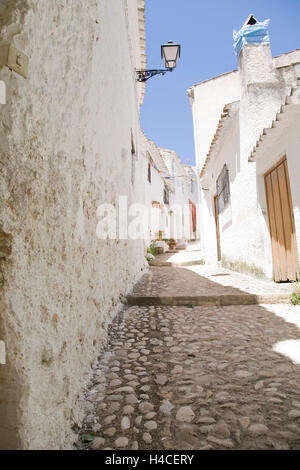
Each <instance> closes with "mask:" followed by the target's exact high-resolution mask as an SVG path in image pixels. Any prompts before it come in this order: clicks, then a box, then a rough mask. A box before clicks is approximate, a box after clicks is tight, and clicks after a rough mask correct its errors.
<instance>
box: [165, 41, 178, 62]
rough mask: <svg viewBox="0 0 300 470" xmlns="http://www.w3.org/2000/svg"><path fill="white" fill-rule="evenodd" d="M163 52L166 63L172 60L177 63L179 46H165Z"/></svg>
mask: <svg viewBox="0 0 300 470" xmlns="http://www.w3.org/2000/svg"><path fill="white" fill-rule="evenodd" d="M163 50H164V57H165V61H166V62H169V61H170V60H172V61H173V62H175V61H176V59H177V55H178V46H177V45H174V46H167V45H166V46H163Z"/></svg>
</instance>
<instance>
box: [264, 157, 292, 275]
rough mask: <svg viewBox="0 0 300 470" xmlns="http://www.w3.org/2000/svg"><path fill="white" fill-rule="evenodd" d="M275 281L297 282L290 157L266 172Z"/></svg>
mask: <svg viewBox="0 0 300 470" xmlns="http://www.w3.org/2000/svg"><path fill="white" fill-rule="evenodd" d="M265 188H266V198H267V206H268V216H269V230H270V237H271V245H272V256H273V271H274V280H275V281H276V282H282V281H296V280H297V278H298V269H299V261H298V250H297V243H296V234H295V223H294V213H293V203H292V195H291V189H290V180H289V173H288V166H287V161H286V157H284V159H282V160H281V161H280V162H279V163H277V165H275V167H273V168H271V170H269V171H268V172H267V173H266V174H265Z"/></svg>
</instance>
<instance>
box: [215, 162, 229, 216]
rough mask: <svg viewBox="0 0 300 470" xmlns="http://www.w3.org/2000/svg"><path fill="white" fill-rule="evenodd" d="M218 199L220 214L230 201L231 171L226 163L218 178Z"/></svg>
mask: <svg viewBox="0 0 300 470" xmlns="http://www.w3.org/2000/svg"><path fill="white" fill-rule="evenodd" d="M217 201H218V214H220V213H221V212H222V211H223V210H224V209H225V207H226V206H227V205H228V203H229V201H230V190H229V171H228V168H227V165H226V164H225V165H224V167H223V170H222V172H221V174H220V175H219V177H218V179H217Z"/></svg>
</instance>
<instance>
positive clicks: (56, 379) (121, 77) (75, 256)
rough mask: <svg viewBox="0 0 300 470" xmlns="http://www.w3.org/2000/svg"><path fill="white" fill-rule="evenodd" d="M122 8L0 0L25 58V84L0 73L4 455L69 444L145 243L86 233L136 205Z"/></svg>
mask: <svg viewBox="0 0 300 470" xmlns="http://www.w3.org/2000/svg"><path fill="white" fill-rule="evenodd" d="M12 5H13V6H12ZM123 7H124V4H123V1H122V0H114V1H113V2H112V1H111V0H89V1H88V2H86V1H83V0H76V1H70V0H41V1H38V0H27V1H25V0H24V1H23V0H22V1H17V2H10V1H9V0H4V1H2V2H1V9H0V15H1V25H0V35H1V38H2V40H3V41H5V40H9V41H13V43H14V45H15V46H16V47H18V48H19V49H21V50H22V51H23V52H25V53H26V54H27V55H28V56H29V59H30V65H29V69H30V73H29V78H28V79H27V80H25V79H23V78H22V77H20V76H18V75H16V74H15V73H14V72H10V71H9V70H8V69H7V68H3V69H2V70H1V72H0V79H1V80H3V81H4V82H5V83H6V86H7V104H6V105H4V106H1V109H0V112H1V120H0V150H1V154H0V192H1V194H0V199H1V209H0V211H1V212H0V239H1V304H0V305H1V311H0V335H1V336H0V337H1V339H3V340H4V341H5V343H6V347H7V354H8V357H7V360H8V363H7V365H6V366H0V386H1V388H0V447H2V448H25V449H28V448H34V449H37V448H48V449H52V448H62V447H68V446H69V445H70V443H71V442H72V435H71V434H72V433H71V432H70V431H69V429H70V423H71V424H72V423H78V422H80V419H81V416H80V411H79V407H78V399H79V396H80V391H81V389H82V387H83V385H84V384H85V383H86V381H87V379H88V374H89V367H90V364H92V362H93V361H94V360H95V358H96V355H97V352H98V351H99V349H100V347H101V345H102V343H103V341H104V339H105V330H106V328H107V325H108V323H109V321H110V319H111V318H112V316H113V315H114V313H115V312H116V310H117V308H118V306H119V302H120V295H121V294H122V293H125V291H126V290H127V289H128V288H129V287H130V285H131V284H132V282H133V280H134V278H135V276H136V275H137V274H138V273H140V272H141V269H142V268H143V264H144V244H143V243H142V242H139V241H127V240H124V241H120V242H118V241H116V240H111V241H110V240H107V241H101V240H99V239H97V238H96V235H95V233H96V226H97V222H98V220H97V217H96V210H97V207H98V205H99V204H100V203H102V202H108V203H111V202H113V203H115V204H117V201H118V196H119V195H120V194H122V195H128V196H129V199H130V200H133V199H136V197H138V195H137V194H135V190H134V187H133V186H132V184H131V134H133V136H134V138H137V137H136V136H138V128H139V115H138V97H137V93H136V86H135V79H134V64H133V63H132V56H133V54H131V53H130V49H129V47H130V45H129V41H128V31H127V30H126V25H127V24H128V22H126V18H125V14H124V8H123ZM130 21H131V22H134V21H135V19H134V18H131V19H130ZM2 240H3V243H2ZM2 255H5V256H4V257H2ZM133 260H134V262H133Z"/></svg>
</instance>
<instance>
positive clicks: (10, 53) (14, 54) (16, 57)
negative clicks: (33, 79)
mask: <svg viewBox="0 0 300 470" xmlns="http://www.w3.org/2000/svg"><path fill="white" fill-rule="evenodd" d="M28 65H29V57H28V56H27V55H26V54H24V53H23V52H22V51H20V50H19V49H17V48H16V47H15V46H13V45H12V44H4V45H2V46H1V47H0V66H2V67H4V66H6V67H8V68H9V69H10V70H13V71H14V72H16V73H17V74H19V75H21V76H22V77H24V78H28Z"/></svg>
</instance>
